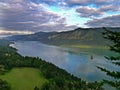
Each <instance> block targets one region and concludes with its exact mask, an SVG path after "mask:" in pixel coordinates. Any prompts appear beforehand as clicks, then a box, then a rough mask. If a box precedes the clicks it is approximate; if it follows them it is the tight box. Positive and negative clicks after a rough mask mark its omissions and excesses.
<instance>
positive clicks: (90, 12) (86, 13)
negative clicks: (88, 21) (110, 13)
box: [76, 6, 104, 17]
mask: <svg viewBox="0 0 120 90" xmlns="http://www.w3.org/2000/svg"><path fill="white" fill-rule="evenodd" d="M76 12H77V13H79V16H80V17H99V16H102V15H103V14H104V12H100V11H99V10H98V9H96V8H90V7H88V6H84V7H79V8H77V9H76Z"/></svg>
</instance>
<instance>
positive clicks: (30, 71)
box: [0, 68, 47, 90]
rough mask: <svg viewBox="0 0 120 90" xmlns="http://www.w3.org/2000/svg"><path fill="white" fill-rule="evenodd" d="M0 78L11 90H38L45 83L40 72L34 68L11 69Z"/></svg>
mask: <svg viewBox="0 0 120 90" xmlns="http://www.w3.org/2000/svg"><path fill="white" fill-rule="evenodd" d="M0 78H1V79H2V80H6V81H7V82H8V83H9V84H10V85H11V89H12V90H34V87H35V86H37V87H39V88H40V87H42V85H43V84H44V83H45V82H47V80H46V79H45V78H44V77H43V75H42V73H41V72H40V70H38V69H35V68H13V69H12V70H11V71H9V72H7V73H5V74H4V75H0Z"/></svg>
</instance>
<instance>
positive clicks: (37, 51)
mask: <svg viewBox="0 0 120 90" xmlns="http://www.w3.org/2000/svg"><path fill="white" fill-rule="evenodd" d="M14 47H15V48H17V49H18V52H19V53H20V54H21V55H23V56H34V57H40V58H42V59H44V60H46V61H48V62H52V63H53V64H55V65H57V66H58V67H60V68H63V69H65V70H67V71H68V72H69V73H71V74H74V75H75V76H77V77H80V78H82V79H83V80H87V81H98V80H102V79H105V78H108V79H112V78H111V77H108V76H106V75H105V73H104V72H101V71H100V70H99V69H98V68H96V66H102V67H107V68H109V69H111V67H112V69H116V68H118V67H117V66H113V65H112V64H111V63H110V62H109V61H108V60H106V59H105V58H104V56H106V55H108V54H109V55H110V54H112V53H111V52H109V51H108V50H103V49H76V48H63V47H56V46H51V45H45V44H41V43H40V42H37V41H24V42H15V44H14ZM91 55H92V56H91ZM91 57H92V58H91ZM113 67H114V68H113Z"/></svg>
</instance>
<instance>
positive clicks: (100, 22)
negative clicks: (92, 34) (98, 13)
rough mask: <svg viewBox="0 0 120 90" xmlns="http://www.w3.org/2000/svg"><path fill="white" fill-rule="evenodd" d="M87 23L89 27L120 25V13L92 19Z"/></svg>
mask: <svg viewBox="0 0 120 90" xmlns="http://www.w3.org/2000/svg"><path fill="white" fill-rule="evenodd" d="M85 24H86V25H88V26H89V27H111V26H112V27H120V14H119V15H113V16H108V17H105V18H101V19H94V20H90V21H88V22H87V23H85Z"/></svg>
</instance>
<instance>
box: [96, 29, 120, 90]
mask: <svg viewBox="0 0 120 90" xmlns="http://www.w3.org/2000/svg"><path fill="white" fill-rule="evenodd" d="M103 34H104V37H105V38H106V39H109V40H111V41H112V43H111V44H112V45H110V50H111V51H114V52H116V53H118V55H117V56H110V57H106V58H107V59H108V60H111V62H112V63H113V64H115V65H118V66H120V32H113V31H108V30H106V32H104V33H103ZM98 68H99V69H101V70H102V71H104V72H106V73H107V75H109V76H111V77H113V78H114V79H115V81H109V80H104V82H106V83H108V84H110V85H112V86H113V87H116V88H117V89H118V90H120V71H118V70H116V71H109V70H107V69H105V68H102V67H98Z"/></svg>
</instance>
